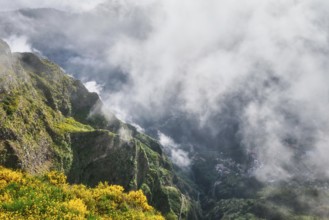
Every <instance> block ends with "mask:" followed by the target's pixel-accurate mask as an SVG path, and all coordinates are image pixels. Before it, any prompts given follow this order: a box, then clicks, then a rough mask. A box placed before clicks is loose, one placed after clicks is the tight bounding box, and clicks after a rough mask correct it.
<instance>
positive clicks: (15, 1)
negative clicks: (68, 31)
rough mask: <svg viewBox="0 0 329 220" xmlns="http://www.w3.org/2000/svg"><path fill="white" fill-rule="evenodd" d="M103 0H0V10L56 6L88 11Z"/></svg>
mask: <svg viewBox="0 0 329 220" xmlns="http://www.w3.org/2000/svg"><path fill="white" fill-rule="evenodd" d="M104 1H105V0H70V1H67V0H47V1H43V0H33V1H29V0H3V1H0V8H1V9H0V10H1V11H10V10H17V9H21V8H56V9H60V10H64V11H74V12H80V11H88V10H91V9H93V8H95V7H96V6H97V5H99V4H100V3H103V2H104Z"/></svg>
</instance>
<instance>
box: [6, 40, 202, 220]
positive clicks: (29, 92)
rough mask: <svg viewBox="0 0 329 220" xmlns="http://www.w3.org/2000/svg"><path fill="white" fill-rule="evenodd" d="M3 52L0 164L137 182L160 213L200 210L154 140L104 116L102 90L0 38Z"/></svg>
mask: <svg viewBox="0 0 329 220" xmlns="http://www.w3.org/2000/svg"><path fill="white" fill-rule="evenodd" d="M0 53H1V54H0V116H1V118H0V164H2V165H4V166H6V167H10V168H15V169H23V170H25V171H28V172H29V173H32V174H40V173H44V172H46V171H49V170H60V171H64V172H65V173H66V174H67V175H68V179H69V181H70V182H72V183H84V184H87V185H96V184H97V183H98V182H99V181H108V182H109V183H111V184H120V185H123V186H124V187H125V189H126V190H136V189H142V190H143V191H144V193H145V194H146V195H147V197H148V199H149V201H150V203H151V205H153V206H154V207H155V208H156V209H158V210H159V211H161V212H162V214H164V215H165V216H166V215H167V216H173V217H175V216H176V217H177V218H178V217H179V218H181V219H187V218H188V219H197V218H198V216H200V213H199V212H198V211H197V209H196V208H195V207H196V203H195V202H193V199H191V197H190V195H189V194H188V193H187V191H186V190H185V192H184V193H182V191H181V189H179V188H178V187H177V185H176V184H177V183H178V185H184V186H187V185H186V183H184V181H182V180H180V178H179V177H178V176H177V175H176V174H175V172H174V171H173V168H172V165H171V162H170V161H169V160H168V158H167V157H166V156H165V155H164V154H163V153H162V149H161V146H160V144H159V143H157V142H156V141H155V140H153V139H152V138H150V137H148V136H146V135H144V134H141V133H139V132H138V131H137V130H136V129H135V128H134V127H133V126H131V125H128V124H125V123H123V122H121V121H119V120H118V119H117V118H116V117H115V116H114V115H111V116H110V120H108V119H107V117H106V115H105V114H104V113H103V112H102V111H101V105H102V103H101V100H100V98H99V96H98V95H97V94H96V93H90V92H88V90H87V89H86V88H85V87H84V85H83V84H82V83H81V81H79V80H76V79H74V78H72V77H70V76H68V75H66V74H65V73H64V72H63V71H62V70H61V68H60V67H59V66H57V65H56V64H54V63H52V62H51V61H49V60H46V59H43V58H40V57H38V56H36V55H35V54H32V53H13V54H12V53H11V52H10V48H9V46H8V45H7V44H6V43H5V42H3V41H1V40H0ZM122 132H125V133H127V134H128V136H127V137H128V138H127V137H124V136H123V135H122ZM181 188H182V187H181ZM184 188H190V192H193V190H194V189H193V187H191V186H189V187H184ZM193 207H194V208H193ZM176 217H175V218H176Z"/></svg>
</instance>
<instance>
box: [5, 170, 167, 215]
mask: <svg viewBox="0 0 329 220" xmlns="http://www.w3.org/2000/svg"><path fill="white" fill-rule="evenodd" d="M0 219H17V220H19V219H140V220H144V219H154V220H162V219H164V218H163V217H162V216H161V215H160V214H159V213H158V212H156V211H155V210H154V209H153V208H152V207H151V206H150V205H149V204H148V203H147V199H146V197H145V196H144V194H143V193H142V191H130V192H129V193H124V192H123V188H122V187H121V186H117V185H108V184H107V183H99V184H98V185H97V187H95V188H88V187H86V186H84V185H69V184H67V183H66V176H65V175H64V174H63V173H59V172H54V171H53V172H49V173H47V174H45V175H43V176H31V175H29V174H27V173H23V172H20V171H13V170H10V169H6V168H3V167H0Z"/></svg>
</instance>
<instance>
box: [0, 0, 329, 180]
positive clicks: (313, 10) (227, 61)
mask: <svg viewBox="0 0 329 220" xmlns="http://www.w3.org/2000/svg"><path fill="white" fill-rule="evenodd" d="M8 2H9V1H8ZM51 2H52V1H50V3H49V4H47V5H42V7H52V8H55V9H58V10H54V9H47V10H48V13H44V12H42V10H41V11H40V9H39V10H38V9H35V10H19V11H14V12H4V13H2V14H1V22H0V33H1V37H2V38H4V39H15V38H16V39H21V41H23V43H24V44H23V46H24V45H25V46H26V45H28V46H26V47H25V48H23V49H25V50H32V48H34V49H35V50H37V51H40V53H41V54H42V55H43V56H46V57H48V58H50V59H52V60H54V61H56V62H57V63H59V64H60V65H61V66H62V67H63V68H64V69H65V70H66V71H67V72H68V73H70V74H72V75H74V76H76V77H78V78H80V79H81V80H82V81H84V82H85V83H88V82H89V84H87V85H89V86H90V88H91V89H94V91H97V92H99V93H100V95H101V97H102V100H103V101H104V103H105V107H106V108H110V109H111V110H112V111H113V112H114V113H116V115H118V116H119V118H121V119H122V120H124V121H126V122H129V123H134V124H137V125H139V126H140V127H142V128H143V129H145V131H146V132H147V133H148V134H150V135H152V136H153V137H156V138H158V139H159V141H161V137H162V142H163V139H164V137H167V140H172V142H173V143H175V144H169V145H168V146H171V147H169V148H168V149H169V153H170V152H174V153H175V152H176V153H177V152H178V158H179V159H177V157H176V159H175V157H174V156H172V159H173V160H174V163H176V164H178V165H179V164H180V165H181V166H183V167H184V166H190V164H191V163H192V162H191V160H192V158H193V157H194V156H195V155H196V154H201V153H203V154H205V153H206V152H216V154H218V155H221V154H225V155H227V156H229V157H232V158H234V159H235V161H236V162H237V163H241V164H243V163H245V160H244V159H243V158H241V155H242V154H243V155H247V156H246V158H247V157H248V158H252V161H251V164H252V173H253V175H255V176H256V177H257V179H258V180H260V181H264V182H268V181H277V180H289V179H291V178H294V177H302V178H307V179H309V180H314V179H322V178H329V172H328V169H327V167H328V165H329V162H328V160H327V158H326V155H328V153H329V146H328V139H329V136H328V131H329V114H328V113H327V111H328V110H327V109H329V86H328V82H329V79H328V78H329V74H328V72H327V71H328V69H329V68H328V64H329V62H328V52H329V50H328V49H329V45H328V34H329V23H328V20H329V13H328V12H329V2H327V1H324V0H312V1H311V0H299V1H298V0H285V1H283V0H279V1H278V0H276V1H274V0H273V1H272V0H270V1H261V0H250V1H247V2H241V1H237V0H232V1H218V0H217V1H215V0H210V1H202V0H194V1H193V2H191V1H187V0H181V1H174V0H163V1H162V0H160V1H159V0H158V1H155V0H143V1H138V2H136V1H132V0H124V1H104V2H101V1H99V2H98V1H96V2H94V1H93V3H90V2H89V3H90V4H91V5H90V4H89V3H86V5H87V6H86V7H85V6H83V4H82V6H81V7H85V8H83V9H81V7H80V6H76V5H75V4H74V2H73V3H72V4H70V5H68V6H66V5H65V4H64V3H63V4H62V3H61V4H57V3H58V1H56V2H57V3H56V4H55V3H54V4H52V3H51ZM53 2H55V1H53ZM86 2H88V1H86ZM96 3H97V4H98V3H100V4H99V5H96ZM24 7H31V8H33V7H39V6H37V5H31V4H29V3H27V2H26V3H25V2H24V1H21V3H20V4H17V5H15V4H12V5H11V4H9V6H8V7H7V8H5V10H12V9H18V8H24ZM77 12H79V13H77ZM12 14H15V16H9V15H12ZM8 43H9V44H10V42H8ZM18 43H19V42H18ZM16 44H17V43H16ZM21 49H22V48H21ZM90 82H92V83H90ZM159 132H160V133H159ZM159 134H161V135H159ZM237 152H238V153H237ZM173 155H176V154H173ZM184 158H185V159H184Z"/></svg>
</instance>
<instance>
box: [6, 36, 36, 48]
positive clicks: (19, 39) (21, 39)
mask: <svg viewBox="0 0 329 220" xmlns="http://www.w3.org/2000/svg"><path fill="white" fill-rule="evenodd" d="M4 40H5V41H6V42H7V43H8V45H9V46H10V49H11V51H12V52H32V51H33V49H32V47H31V45H30V44H29V43H28V39H27V37H26V36H16V35H12V36H10V37H9V38H7V39H4Z"/></svg>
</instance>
